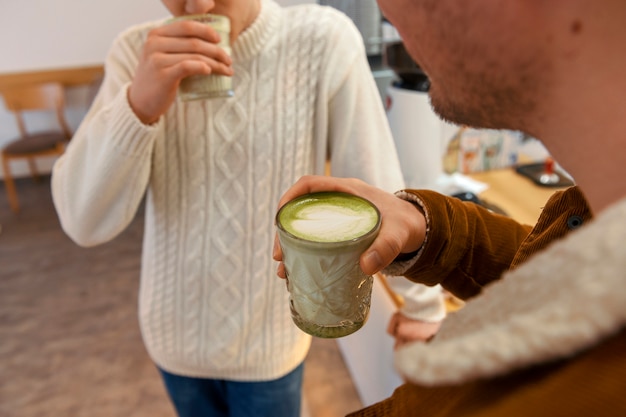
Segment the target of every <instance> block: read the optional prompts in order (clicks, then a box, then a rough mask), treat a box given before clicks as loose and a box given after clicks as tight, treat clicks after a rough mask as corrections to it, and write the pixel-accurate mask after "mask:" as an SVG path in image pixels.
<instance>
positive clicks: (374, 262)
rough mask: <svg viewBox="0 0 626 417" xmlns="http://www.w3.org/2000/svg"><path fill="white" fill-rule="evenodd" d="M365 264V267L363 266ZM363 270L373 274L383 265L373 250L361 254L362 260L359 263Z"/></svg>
mask: <svg viewBox="0 0 626 417" xmlns="http://www.w3.org/2000/svg"><path fill="white" fill-rule="evenodd" d="M363 266H365V268H363ZM361 267H362V269H363V272H365V273H366V274H368V275H372V274H375V273H376V272H378V271H380V270H381V269H382V267H383V263H382V260H381V259H380V255H379V254H378V252H376V251H375V250H372V251H369V252H366V253H365V255H364V256H363V262H362V264H361Z"/></svg>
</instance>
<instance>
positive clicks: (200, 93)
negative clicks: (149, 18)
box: [168, 14, 234, 101]
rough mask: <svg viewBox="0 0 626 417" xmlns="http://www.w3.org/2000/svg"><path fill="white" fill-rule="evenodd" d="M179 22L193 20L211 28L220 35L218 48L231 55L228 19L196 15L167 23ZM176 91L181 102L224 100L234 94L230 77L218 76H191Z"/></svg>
mask: <svg viewBox="0 0 626 417" xmlns="http://www.w3.org/2000/svg"><path fill="white" fill-rule="evenodd" d="M180 20H195V21H197V22H200V23H204V24H207V25H210V26H212V27H213V29H215V31H216V32H217V33H218V34H219V35H220V43H219V44H218V46H219V47H221V48H222V49H224V51H226V53H227V54H228V55H231V54H232V51H231V48H230V38H229V36H230V19H229V18H228V17H226V16H220V15H215V14H198V15H186V16H180V17H175V18H173V19H170V20H169V21H168V22H169V23H172V22H177V21H180ZM178 90H179V91H178V94H179V96H180V98H181V99H182V100H183V101H190V100H199V99H206V98H225V97H232V96H233V94H234V90H233V79H232V77H229V76H226V75H220V74H209V75H192V76H190V77H187V78H183V80H182V81H181V83H180V87H179V89H178Z"/></svg>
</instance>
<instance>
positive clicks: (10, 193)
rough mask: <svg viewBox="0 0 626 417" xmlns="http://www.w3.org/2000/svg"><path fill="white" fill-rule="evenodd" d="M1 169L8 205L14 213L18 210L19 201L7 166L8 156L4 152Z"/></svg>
mask: <svg viewBox="0 0 626 417" xmlns="http://www.w3.org/2000/svg"><path fill="white" fill-rule="evenodd" d="M2 171H3V174H4V186H5V187H6V190H7V197H8V198H9V205H10V206H11V210H13V212H14V213H16V214H17V213H19V212H20V202H19V199H18V198H17V192H16V191H15V182H14V181H13V176H11V170H10V168H9V158H7V157H6V156H5V155H4V154H3V155H2Z"/></svg>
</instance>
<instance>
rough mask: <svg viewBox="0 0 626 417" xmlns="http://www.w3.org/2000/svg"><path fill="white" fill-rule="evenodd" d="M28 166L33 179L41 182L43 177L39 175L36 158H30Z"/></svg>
mask: <svg viewBox="0 0 626 417" xmlns="http://www.w3.org/2000/svg"><path fill="white" fill-rule="evenodd" d="M28 168H29V169H30V175H32V177H33V180H35V182H41V177H39V171H37V164H36V163H35V159H33V158H28Z"/></svg>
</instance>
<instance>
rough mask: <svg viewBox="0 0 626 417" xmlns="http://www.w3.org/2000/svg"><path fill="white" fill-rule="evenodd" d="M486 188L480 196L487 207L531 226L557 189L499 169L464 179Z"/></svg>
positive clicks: (511, 170) (513, 171) (513, 172)
mask: <svg viewBox="0 0 626 417" xmlns="http://www.w3.org/2000/svg"><path fill="white" fill-rule="evenodd" d="M468 176H469V177H470V178H472V179H475V180H476V181H480V182H484V183H486V184H487V185H489V188H488V189H486V190H485V191H483V192H482V193H481V194H480V196H479V197H480V198H481V199H482V200H484V201H485V202H487V203H491V204H495V205H496V206H498V207H500V208H501V209H502V210H504V211H505V212H506V213H507V214H508V215H509V216H511V217H512V218H513V219H515V220H517V221H518V222H520V223H524V224H530V225H534V224H535V223H536V222H537V219H538V218H539V215H540V214H541V210H542V209H543V207H544V205H545V203H546V202H547V201H548V198H550V196H551V195H552V194H553V193H554V192H555V191H557V190H560V189H561V188H554V187H541V186H538V185H537V184H535V183H534V182H533V181H532V180H530V179H528V178H526V177H524V176H522V175H520V174H518V173H516V172H515V170H514V169H502V170H493V171H485V172H479V173H474V174H471V175H468Z"/></svg>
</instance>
